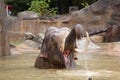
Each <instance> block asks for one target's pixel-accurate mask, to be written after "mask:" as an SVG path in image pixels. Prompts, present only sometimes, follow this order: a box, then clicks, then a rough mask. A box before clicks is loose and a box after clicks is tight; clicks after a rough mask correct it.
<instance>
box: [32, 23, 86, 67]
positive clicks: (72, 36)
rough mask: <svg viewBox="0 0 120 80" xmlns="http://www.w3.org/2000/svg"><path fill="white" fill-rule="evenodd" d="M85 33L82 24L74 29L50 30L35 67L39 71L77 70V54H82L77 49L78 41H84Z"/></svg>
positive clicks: (51, 28) (46, 33) (52, 28)
mask: <svg viewBox="0 0 120 80" xmlns="http://www.w3.org/2000/svg"><path fill="white" fill-rule="evenodd" d="M84 32H85V31H84V29H83V27H82V26H81V25H80V24H77V25H76V26H75V27H73V28H72V29H69V28H67V27H62V28H56V27H50V28H48V29H47V30H46V32H45V37H44V39H43V43H42V46H41V52H40V54H39V55H38V57H37V59H36V61H35V64H34V66H35V67H36V68H39V69H65V68H75V67H76V63H75V60H76V59H77V58H76V55H75V52H77V51H78V52H80V50H78V49H77V40H80V39H82V37H83V34H84Z"/></svg>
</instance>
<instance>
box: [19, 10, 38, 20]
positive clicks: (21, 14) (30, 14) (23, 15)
mask: <svg viewBox="0 0 120 80" xmlns="http://www.w3.org/2000/svg"><path fill="white" fill-rule="evenodd" d="M17 16H18V18H19V19H25V18H26V19H27V18H38V17H39V16H38V14H37V13H35V12H32V11H23V12H19V13H18V14H17Z"/></svg>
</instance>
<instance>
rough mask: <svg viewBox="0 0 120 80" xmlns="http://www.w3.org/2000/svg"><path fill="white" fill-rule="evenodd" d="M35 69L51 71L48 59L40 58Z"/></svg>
mask: <svg viewBox="0 0 120 80" xmlns="http://www.w3.org/2000/svg"><path fill="white" fill-rule="evenodd" d="M35 67H36V68H40V69H49V68H50V65H49V63H48V59H46V58H44V57H39V56H38V57H37V59H36V61H35Z"/></svg>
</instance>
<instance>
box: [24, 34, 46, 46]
mask: <svg viewBox="0 0 120 80" xmlns="http://www.w3.org/2000/svg"><path fill="white" fill-rule="evenodd" d="M24 37H25V39H24V40H33V41H34V42H37V43H39V44H42V41H43V39H44V34H43V33H38V34H37V35H34V34H33V33H30V32H26V33H25V34H24Z"/></svg>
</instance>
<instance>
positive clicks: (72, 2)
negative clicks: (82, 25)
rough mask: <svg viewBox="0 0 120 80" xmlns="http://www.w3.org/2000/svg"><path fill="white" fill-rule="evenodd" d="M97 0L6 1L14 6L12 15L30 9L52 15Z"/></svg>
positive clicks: (41, 14) (41, 13) (44, 14)
mask: <svg viewBox="0 0 120 80" xmlns="http://www.w3.org/2000/svg"><path fill="white" fill-rule="evenodd" d="M96 1H97V0H5V3H6V4H8V5H11V6H12V15H17V13H18V12H21V11H25V10H30V11H34V12H37V13H38V14H39V15H40V16H46V15H47V16H52V15H55V14H56V13H59V14H64V13H68V12H69V6H79V8H80V9H81V8H83V7H86V6H88V5H90V4H92V3H94V2H96Z"/></svg>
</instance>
